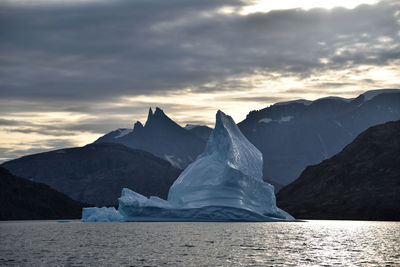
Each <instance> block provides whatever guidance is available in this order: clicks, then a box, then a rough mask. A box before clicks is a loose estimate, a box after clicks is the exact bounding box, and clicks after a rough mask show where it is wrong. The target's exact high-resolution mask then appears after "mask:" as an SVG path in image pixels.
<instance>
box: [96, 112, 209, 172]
mask: <svg viewBox="0 0 400 267" xmlns="http://www.w3.org/2000/svg"><path fill="white" fill-rule="evenodd" d="M104 142H112V143H118V144H123V145H126V146H128V147H131V148H135V149H141V150H144V151H148V152H150V153H152V154H154V155H156V156H158V157H160V158H164V159H166V160H167V161H169V162H170V163H171V164H172V165H174V166H175V167H177V168H180V169H184V168H185V167H186V166H187V165H188V164H190V163H191V162H193V161H194V160H195V159H196V157H197V156H198V155H199V154H200V153H201V152H203V150H204V147H205V145H206V141H205V140H204V139H203V138H202V137H198V135H197V134H194V133H192V132H190V131H187V130H185V129H184V128H182V127H181V126H179V125H178V124H177V123H175V122H174V121H173V120H171V119H170V118H169V117H168V116H167V115H165V113H164V112H163V111H162V110H161V109H160V108H158V107H157V108H156V110H155V112H154V113H153V111H152V109H151V108H150V110H149V115H148V117H147V121H146V124H145V125H144V126H143V125H142V124H141V123H140V122H137V123H135V126H134V128H133V130H129V129H118V130H115V131H112V132H110V133H108V134H106V135H104V136H102V137H100V138H99V139H97V140H96V141H95V143H104Z"/></svg>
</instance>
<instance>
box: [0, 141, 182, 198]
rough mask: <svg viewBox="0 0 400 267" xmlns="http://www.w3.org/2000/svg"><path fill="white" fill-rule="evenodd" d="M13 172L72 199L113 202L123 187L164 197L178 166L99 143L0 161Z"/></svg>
mask: <svg viewBox="0 0 400 267" xmlns="http://www.w3.org/2000/svg"><path fill="white" fill-rule="evenodd" d="M2 166H3V167H4V168H7V169H8V170H10V171H11V172H12V173H13V174H15V175H18V176H22V177H26V178H28V179H31V180H33V181H37V182H41V183H45V184H48V185H49V186H51V187H52V188H54V189H56V190H58V191H60V192H63V193H65V194H66V195H68V196H70V197H71V198H72V199H75V200H78V201H82V202H86V203H90V204H94V205H97V206H102V205H115V204H117V199H118V197H119V196H120V194H121V189H122V188H123V187H127V188H130V189H132V190H134V191H136V192H138V193H140V194H143V195H146V196H150V195H154V196H159V197H162V198H166V196H167V195H168V189H169V187H170V186H171V185H172V183H173V182H174V181H175V179H176V178H177V177H178V175H179V174H180V172H181V170H179V169H176V168H174V167H172V166H171V164H170V163H169V162H167V161H165V160H163V159H161V158H158V157H156V156H154V155H152V154H150V153H148V152H145V151H141V150H136V149H132V148H128V147H126V146H123V145H120V144H112V143H100V144H91V145H87V146H84V147H78V148H68V149H61V150H55V151H51V152H45V153H40V154H34V155H30V156H25V157H22V158H19V159H15V160H11V161H8V162H5V163H4V164H3V165H2Z"/></svg>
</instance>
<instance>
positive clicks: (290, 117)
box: [278, 116, 293, 123]
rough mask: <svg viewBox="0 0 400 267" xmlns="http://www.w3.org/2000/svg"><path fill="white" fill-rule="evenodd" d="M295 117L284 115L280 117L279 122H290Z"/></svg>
mask: <svg viewBox="0 0 400 267" xmlns="http://www.w3.org/2000/svg"><path fill="white" fill-rule="evenodd" d="M292 119H293V116H284V117H282V118H280V119H279V121H278V122H279V123H282V122H289V121H291V120H292Z"/></svg>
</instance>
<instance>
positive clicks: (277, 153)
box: [239, 89, 400, 185]
mask: <svg viewBox="0 0 400 267" xmlns="http://www.w3.org/2000/svg"><path fill="white" fill-rule="evenodd" d="M399 119H400V90H395V89H390V90H374V91H368V92H366V93H364V94H361V95H360V96H358V97H357V98H354V99H344V98H338V97H327V98H321V99H318V100H315V101H306V100H297V101H290V102H285V103H277V104H274V105H272V106H269V107H268V108H265V109H262V110H258V111H252V112H250V113H249V114H248V115H247V117H246V119H245V120H244V121H242V122H240V123H239V127H240V129H241V131H242V132H243V133H244V135H245V136H246V137H247V138H248V139H249V140H250V142H252V143H253V144H254V145H255V146H256V147H257V148H258V149H259V150H260V151H261V152H262V154H263V157H264V179H265V180H269V181H274V182H277V183H279V184H283V185H287V184H289V183H290V182H292V181H293V180H295V179H296V178H297V177H299V175H300V173H301V171H302V170H304V168H305V167H306V166H308V165H312V164H317V163H319V162H321V161H322V160H324V159H327V158H329V157H331V156H333V155H335V154H336V153H338V152H339V151H340V150H342V149H343V148H344V147H345V146H346V145H347V144H349V143H350V142H351V141H352V140H354V138H355V137H356V136H357V135H358V134H359V133H361V132H362V131H364V130H366V129H367V128H368V127H371V126H373V125H377V124H380V123H384V122H387V121H392V120H399Z"/></svg>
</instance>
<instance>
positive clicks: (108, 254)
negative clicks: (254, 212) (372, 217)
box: [0, 221, 400, 266]
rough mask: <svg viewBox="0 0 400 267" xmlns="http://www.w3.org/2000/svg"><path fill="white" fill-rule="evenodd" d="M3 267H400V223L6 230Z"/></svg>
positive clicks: (72, 224)
mask: <svg viewBox="0 0 400 267" xmlns="http://www.w3.org/2000/svg"><path fill="white" fill-rule="evenodd" d="M0 265H1V266H8V265H10V266H241V265H243V266H400V222H367V221H305V222H279V223H276V222H275V223H205V222H196V223H190V222H185V223H181V222H173V223H165V222H162V223H149V222H141V223H134V222H132V223H81V222H79V221H69V222H68V221H16V222H0Z"/></svg>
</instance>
